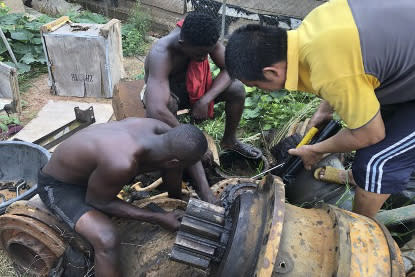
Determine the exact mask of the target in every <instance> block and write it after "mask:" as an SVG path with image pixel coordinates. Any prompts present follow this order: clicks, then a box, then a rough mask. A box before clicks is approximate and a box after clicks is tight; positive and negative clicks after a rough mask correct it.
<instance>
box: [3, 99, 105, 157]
mask: <svg viewBox="0 0 415 277" xmlns="http://www.w3.org/2000/svg"><path fill="white" fill-rule="evenodd" d="M90 106H93V108H94V114H95V120H96V122H95V123H94V124H98V123H105V122H108V121H109V120H110V118H111V116H112V114H113V110H112V107H111V105H110V104H102V103H85V102H74V101H53V100H49V101H48V103H47V104H46V105H45V106H43V108H42V109H41V110H40V112H39V113H38V115H37V117H36V118H34V119H33V120H32V121H30V122H29V123H28V124H27V125H26V126H25V127H24V128H23V129H22V130H21V131H20V132H19V133H17V134H16V135H15V136H14V137H12V138H10V139H11V140H12V139H14V138H16V139H20V140H23V141H27V142H33V141H35V140H37V139H39V138H41V137H43V136H45V135H47V134H49V133H50V132H52V131H54V130H56V129H58V128H59V127H62V126H63V125H65V124H67V123H69V122H71V121H72V120H74V119H75V112H74V108H75V107H79V108H80V109H82V110H85V109H87V108H89V107H90ZM50 151H53V148H52V149H51V150H50Z"/></svg>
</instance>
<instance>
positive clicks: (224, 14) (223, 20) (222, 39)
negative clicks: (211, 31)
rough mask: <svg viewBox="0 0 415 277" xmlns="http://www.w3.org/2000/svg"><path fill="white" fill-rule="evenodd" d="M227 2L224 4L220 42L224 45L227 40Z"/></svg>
mask: <svg viewBox="0 0 415 277" xmlns="http://www.w3.org/2000/svg"><path fill="white" fill-rule="evenodd" d="M226 1H227V0H223V2H222V3H223V4H222V26H221V29H222V30H221V34H220V40H221V42H222V43H223V41H224V40H225V19H226Z"/></svg>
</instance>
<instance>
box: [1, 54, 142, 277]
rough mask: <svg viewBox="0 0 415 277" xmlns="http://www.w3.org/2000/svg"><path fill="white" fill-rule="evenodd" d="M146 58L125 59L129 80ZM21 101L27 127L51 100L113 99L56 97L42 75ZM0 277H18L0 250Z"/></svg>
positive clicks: (108, 101) (33, 81)
mask: <svg viewBox="0 0 415 277" xmlns="http://www.w3.org/2000/svg"><path fill="white" fill-rule="evenodd" d="M144 59H145V58H144V57H140V56H139V57H126V58H124V68H125V72H126V79H127V80H134V79H137V78H140V76H142V75H143V70H144ZM21 99H22V100H23V103H24V104H25V105H24V106H23V109H22V114H21V115H20V121H21V123H22V125H26V124H27V123H28V122H29V121H30V120H32V119H33V118H35V117H36V115H37V114H38V112H39V111H40V110H41V109H42V107H43V106H44V105H45V104H46V103H47V102H48V101H49V100H61V101H62V100H67V101H78V102H86V103H92V102H98V103H108V104H111V99H100V98H79V97H65V96H56V95H52V94H51V93H50V87H49V86H48V74H42V75H40V76H38V77H36V78H34V79H32V80H31V87H30V88H29V89H28V90H26V91H25V92H23V93H21ZM0 276H1V277H17V276H19V275H17V274H16V273H15V271H14V269H13V266H12V264H11V262H10V260H9V259H8V257H7V255H6V253H5V252H4V250H2V249H1V248H0Z"/></svg>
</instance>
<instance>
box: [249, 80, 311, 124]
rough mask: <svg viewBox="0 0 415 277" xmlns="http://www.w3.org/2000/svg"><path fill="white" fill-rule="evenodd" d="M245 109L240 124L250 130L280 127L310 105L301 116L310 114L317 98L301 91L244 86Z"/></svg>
mask: <svg viewBox="0 0 415 277" xmlns="http://www.w3.org/2000/svg"><path fill="white" fill-rule="evenodd" d="M246 91H247V97H246V99H245V109H244V113H243V114H242V121H241V126H242V127H243V128H245V129H249V130H250V131H258V130H270V129H271V128H275V129H277V130H278V129H280V128H282V127H283V126H284V124H286V123H287V122H288V121H289V120H290V119H291V118H293V117H296V116H297V115H299V114H300V112H301V111H303V110H304V108H305V107H306V106H307V105H309V103H310V104H311V105H312V109H310V110H309V111H307V113H306V114H305V115H303V116H311V115H312V114H313V112H314V110H315V108H317V105H318V103H319V100H318V99H317V98H316V97H315V96H313V95H311V94H306V93H302V92H289V91H287V90H280V91H275V92H265V91H263V90H260V89H257V88H249V87H247V88H246Z"/></svg>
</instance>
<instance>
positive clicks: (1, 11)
mask: <svg viewBox="0 0 415 277" xmlns="http://www.w3.org/2000/svg"><path fill="white" fill-rule="evenodd" d="M9 11H10V8H9V7H7V6H6V4H4V2H3V1H1V2H0V16H3V15H6V14H7V13H8V12H9Z"/></svg>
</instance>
